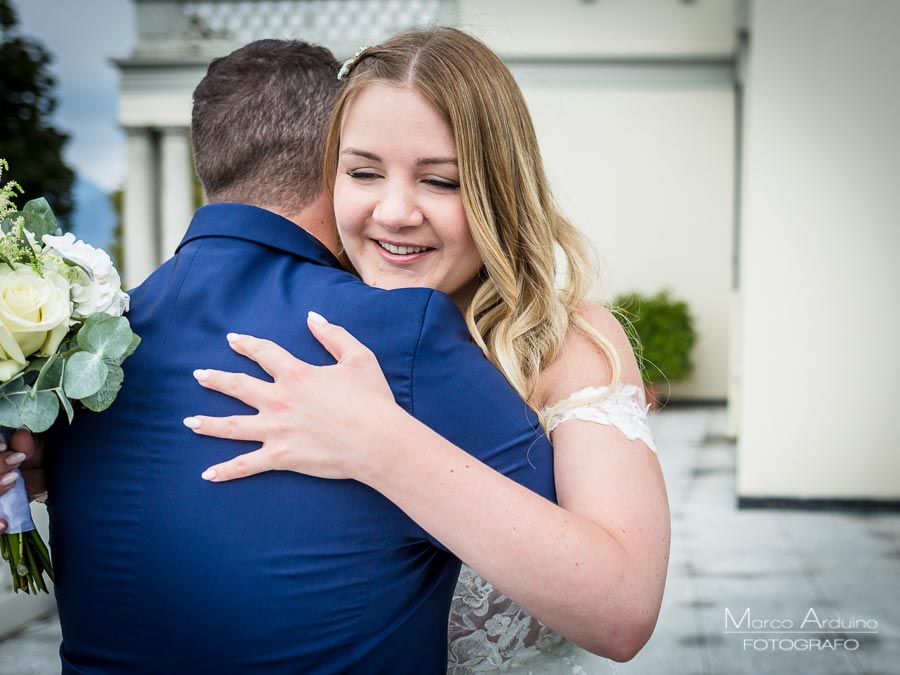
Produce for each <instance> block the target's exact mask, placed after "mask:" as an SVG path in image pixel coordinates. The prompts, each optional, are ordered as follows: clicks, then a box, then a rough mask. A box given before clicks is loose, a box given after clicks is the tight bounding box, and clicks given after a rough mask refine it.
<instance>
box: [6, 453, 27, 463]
mask: <svg viewBox="0 0 900 675" xmlns="http://www.w3.org/2000/svg"><path fill="white" fill-rule="evenodd" d="M24 461H25V453H24V452H14V453H13V454H11V455H10V456H9V457H7V458H6V464H7V466H18V465H19V464H21V463H22V462H24Z"/></svg>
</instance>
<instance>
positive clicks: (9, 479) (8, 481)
mask: <svg viewBox="0 0 900 675" xmlns="http://www.w3.org/2000/svg"><path fill="white" fill-rule="evenodd" d="M18 479H19V474H17V473H8V474H6V475H5V476H3V478H0V485H2V486H3V487H6V486H7V485H12V484H13V483H15V482H16V481H17V480H18Z"/></svg>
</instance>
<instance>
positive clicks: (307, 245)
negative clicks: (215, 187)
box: [176, 202, 341, 267]
mask: <svg viewBox="0 0 900 675" xmlns="http://www.w3.org/2000/svg"><path fill="white" fill-rule="evenodd" d="M204 237H228V238H231V239H243V240H244V241H250V242H253V243H255V244H262V245H263V246H268V247H270V248H274V249H278V250H281V251H285V252H287V253H291V254H293V255H296V256H300V257H302V258H306V259H307V260H310V261H312V262H314V263H317V264H319V265H326V266H328V267H341V264H340V262H338V259H337V258H335V257H334V255H332V253H331V251H329V250H328V249H327V248H326V247H325V245H324V244H322V242H320V241H319V240H318V239H316V238H315V237H314V236H312V235H311V234H310V233H309V232H307V231H306V230H304V229H303V228H302V227H300V226H298V225H296V224H295V223H292V222H291V221H290V220H288V219H287V218H282V217H281V216H279V215H278V214H276V213H272V212H271V211H266V210H265V209H261V208H259V207H257V206H251V205H250V204H233V203H229V202H220V203H216V204H208V205H206V206H202V207H200V208H199V209H197V212H196V213H195V214H194V218H193V220H191V225H190V227H188V231H187V233H186V234H185V235H184V239H182V240H181V243H180V244H179V245H178V249H176V253H177V252H178V251H180V250H181V249H182V248H183V247H184V246H185V245H186V244H187V243H188V242H191V241H193V240H195V239H202V238H204Z"/></svg>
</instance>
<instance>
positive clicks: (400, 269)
mask: <svg viewBox="0 0 900 675" xmlns="http://www.w3.org/2000/svg"><path fill="white" fill-rule="evenodd" d="M334 213H335V218H336V220H337V226H338V232H339V234H340V237H341V241H342V243H343V245H344V250H345V251H346V252H347V255H348V257H349V258H350V261H351V262H352V263H353V266H354V267H355V268H356V269H357V271H358V272H359V274H360V276H362V279H363V281H365V282H366V283H367V284H369V285H370V286H377V287H378V288H388V289H391V288H407V287H413V286H416V287H425V288H435V289H437V290H440V291H443V292H444V293H446V294H447V295H449V296H451V297H452V298H453V299H454V300H455V301H456V303H457V304H458V305H460V306H461V307H464V306H465V305H466V304H467V303H468V301H469V299H470V298H471V295H472V293H473V291H474V290H475V288H476V287H477V285H478V270H479V269H480V268H481V256H480V255H479V253H478V249H477V248H476V247H475V242H474V241H473V240H472V235H471V233H470V231H469V224H468V222H467V220H466V214H465V210H464V208H463V203H462V197H461V195H460V187H459V166H458V164H457V156H456V145H455V143H454V139H453V131H452V130H451V128H450V125H449V123H448V122H447V121H446V120H445V119H444V118H443V116H442V115H441V114H440V113H439V112H438V111H436V110H435V109H434V108H433V107H432V106H431V104H430V103H429V102H428V101H427V100H426V99H425V98H424V97H423V96H422V95H421V94H419V93H417V92H415V91H412V90H410V89H406V88H401V87H396V86H391V85H387V84H374V85H371V86H369V87H367V88H366V89H364V90H363V91H361V92H360V93H359V94H357V95H356V96H355V97H354V98H353V100H352V101H351V103H350V104H349V106H348V108H347V111H346V113H345V115H344V120H343V123H342V125H341V144H340V150H339V157H338V169H337V176H336V177H335V184H334Z"/></svg>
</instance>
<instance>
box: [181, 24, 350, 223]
mask: <svg viewBox="0 0 900 675" xmlns="http://www.w3.org/2000/svg"><path fill="white" fill-rule="evenodd" d="M337 70H338V63H337V61H336V60H335V58H334V56H333V55H332V53H331V52H330V51H329V50H327V49H325V48H324V47H318V46H316V45H311V44H308V43H306V42H301V41H298V40H257V41H256V42H251V43H250V44H248V45H245V46H244V47H241V48H240V49H238V50H236V51H234V52H232V53H231V54H229V55H228V56H223V57H221V58H217V59H215V60H214V61H213V62H212V63H210V65H209V69H208V70H207V72H206V76H205V77H204V78H203V79H202V80H201V81H200V84H198V85H197V88H196V89H195V90H194V107H193V111H192V114H191V144H192V146H193V150H194V163H195V166H196V169H197V175H198V176H199V177H200V181H201V182H202V183H203V187H204V188H205V189H206V194H207V197H208V198H209V200H210V201H213V202H221V201H229V202H241V203H247V204H254V205H256V206H262V207H276V206H277V207H280V208H281V209H289V210H299V209H300V208H302V207H303V206H304V205H305V204H307V203H308V202H309V201H311V200H312V199H313V198H315V196H316V195H317V194H318V193H319V192H320V191H321V189H322V185H323V183H322V153H323V151H324V146H325V142H324V141H325V132H326V129H327V126H328V119H329V117H330V115H331V111H332V108H333V106H334V101H335V98H336V96H337V92H338V89H339V82H338V81H337Z"/></svg>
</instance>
